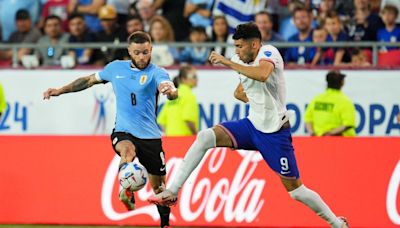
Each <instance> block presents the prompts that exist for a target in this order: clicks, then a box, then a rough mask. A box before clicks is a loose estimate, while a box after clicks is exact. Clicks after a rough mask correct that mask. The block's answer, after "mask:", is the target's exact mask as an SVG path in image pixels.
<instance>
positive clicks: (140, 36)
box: [128, 31, 151, 45]
mask: <svg viewBox="0 0 400 228" xmlns="http://www.w3.org/2000/svg"><path fill="white" fill-rule="evenodd" d="M131 43H135V44H144V43H151V37H150V35H149V34H148V33H147V32H142V31H136V32H134V33H132V34H131V35H130V36H129V37H128V44H129V45H130V44H131Z"/></svg>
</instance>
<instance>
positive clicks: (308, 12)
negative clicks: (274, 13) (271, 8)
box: [292, 6, 311, 17]
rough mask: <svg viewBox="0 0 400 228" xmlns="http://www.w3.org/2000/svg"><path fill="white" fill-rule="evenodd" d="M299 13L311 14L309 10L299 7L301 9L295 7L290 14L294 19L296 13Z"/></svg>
mask: <svg viewBox="0 0 400 228" xmlns="http://www.w3.org/2000/svg"><path fill="white" fill-rule="evenodd" d="M300 11H304V12H306V13H307V14H311V10H310V9H308V8H307V7H304V6H301V7H296V8H294V10H293V13H292V16H293V17H294V15H295V14H296V13H297V12H300Z"/></svg>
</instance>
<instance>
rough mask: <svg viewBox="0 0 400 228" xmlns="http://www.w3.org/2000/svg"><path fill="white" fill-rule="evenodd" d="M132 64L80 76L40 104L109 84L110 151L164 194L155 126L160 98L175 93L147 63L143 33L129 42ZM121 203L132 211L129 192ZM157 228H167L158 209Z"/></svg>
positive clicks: (158, 133)
mask: <svg viewBox="0 0 400 228" xmlns="http://www.w3.org/2000/svg"><path fill="white" fill-rule="evenodd" d="M128 45H129V46H128V52H129V55H130V57H131V61H129V60H126V61H120V60H116V61H113V62H111V63H109V64H108V65H106V66H105V67H104V69H103V70H101V71H100V72H98V73H95V74H92V75H90V76H87V77H81V78H78V79H76V80H75V81H73V82H72V83H70V84H68V85H65V86H63V87H61V88H59V89H53V88H50V89H48V90H47V91H46V92H44V94H43V96H44V99H50V97H52V96H59V95H61V94H64V93H71V92H78V91H81V90H84V89H87V88H89V87H91V86H93V85H95V84H99V83H107V82H110V83H111V84H112V86H113V89H114V93H115V97H116V100H117V114H116V120H115V128H114V130H113V133H112V134H111V141H112V146H113V148H114V150H115V152H116V153H117V154H118V155H119V156H120V157H121V161H120V166H119V167H120V168H121V167H123V166H124V165H125V164H126V163H128V162H132V161H133V159H134V158H135V157H138V159H139V161H140V163H141V164H142V165H143V166H144V167H146V169H147V171H148V173H149V180H150V184H151V186H152V188H153V190H154V192H155V193H159V192H161V191H162V186H164V183H165V174H166V170H165V155H164V151H163V149H162V145H161V131H160V129H159V127H158V125H157V122H156V111H157V99H158V95H159V93H161V94H164V95H166V96H167V98H168V99H169V100H173V99H176V98H177V97H178V92H177V90H176V88H175V87H174V84H173V83H172V82H171V80H170V78H169V76H168V73H167V72H166V71H165V70H164V69H162V68H160V67H158V66H156V65H154V64H152V63H150V58H151V50H152V44H151V38H150V36H149V35H148V34H147V33H145V32H135V33H132V34H131V35H130V36H129V38H128ZM119 198H120V200H121V201H122V202H123V203H124V204H125V206H126V207H127V208H128V210H134V209H135V198H134V194H133V192H131V191H130V190H128V189H123V190H122V191H121V192H120V194H119ZM157 208H158V212H159V213H160V218H161V227H164V228H165V227H169V214H170V212H171V210H170V208H169V207H167V206H157Z"/></svg>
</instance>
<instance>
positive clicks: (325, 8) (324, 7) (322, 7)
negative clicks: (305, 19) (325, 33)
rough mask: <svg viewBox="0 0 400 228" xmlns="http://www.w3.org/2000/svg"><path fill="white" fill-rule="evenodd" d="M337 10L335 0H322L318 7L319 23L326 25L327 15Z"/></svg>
mask: <svg viewBox="0 0 400 228" xmlns="http://www.w3.org/2000/svg"><path fill="white" fill-rule="evenodd" d="M334 11H335V0H321V3H320V4H319V8H318V15H317V24H318V25H321V26H324V22H325V19H326V16H327V15H328V13H329V12H334Z"/></svg>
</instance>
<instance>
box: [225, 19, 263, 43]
mask: <svg viewBox="0 0 400 228" xmlns="http://www.w3.org/2000/svg"><path fill="white" fill-rule="evenodd" d="M232 38H233V39H234V40H240V39H244V40H249V39H259V40H261V33H260V30H259V29H258V27H257V25H256V24H255V23H254V22H248V23H245V24H240V25H238V26H236V30H235V33H234V34H233V37H232Z"/></svg>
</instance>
